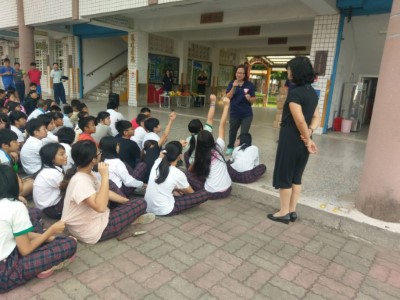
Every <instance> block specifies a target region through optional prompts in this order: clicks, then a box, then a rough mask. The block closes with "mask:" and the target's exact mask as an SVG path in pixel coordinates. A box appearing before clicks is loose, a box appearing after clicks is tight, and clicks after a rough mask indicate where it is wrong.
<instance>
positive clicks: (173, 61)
mask: <svg viewBox="0 0 400 300" xmlns="http://www.w3.org/2000/svg"><path fill="white" fill-rule="evenodd" d="M165 70H171V71H172V73H173V75H174V79H175V80H174V83H175V84H176V83H178V82H179V58H178V57H173V56H165V55H158V54H151V53H149V67H148V76H149V83H160V82H162V79H163V77H164V72H165Z"/></svg>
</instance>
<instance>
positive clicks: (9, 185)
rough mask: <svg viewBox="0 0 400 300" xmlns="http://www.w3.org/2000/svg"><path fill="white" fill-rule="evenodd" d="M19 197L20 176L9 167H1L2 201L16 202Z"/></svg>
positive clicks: (0, 196)
mask: <svg viewBox="0 0 400 300" xmlns="http://www.w3.org/2000/svg"><path fill="white" fill-rule="evenodd" d="M18 195H19V182H18V175H17V173H15V172H14V170H13V169H12V168H11V167H9V166H7V165H0V199H3V198H7V199H12V200H16V199H18Z"/></svg>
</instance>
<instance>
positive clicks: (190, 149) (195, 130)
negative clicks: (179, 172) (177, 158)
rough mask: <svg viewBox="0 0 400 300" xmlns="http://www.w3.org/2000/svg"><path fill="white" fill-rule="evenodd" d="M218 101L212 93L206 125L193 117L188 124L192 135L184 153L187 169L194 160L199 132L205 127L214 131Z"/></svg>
mask: <svg viewBox="0 0 400 300" xmlns="http://www.w3.org/2000/svg"><path fill="white" fill-rule="evenodd" d="M216 101H217V97H216V96H215V95H213V94H211V95H210V108H209V110H208V115H207V122H206V124H204V127H203V124H202V123H201V121H200V120H199V119H193V120H191V121H190V122H189V124H188V130H189V132H190V133H191V136H190V137H188V138H187V139H186V142H187V145H186V147H185V148H184V149H185V150H186V152H185V154H184V160H185V164H186V168H187V169H188V168H189V166H190V165H191V164H193V162H194V158H195V155H194V154H195V150H196V141H197V135H198V134H199V132H200V131H202V130H203V129H204V130H207V131H209V132H211V133H212V130H213V122H214V115H215V102H216Z"/></svg>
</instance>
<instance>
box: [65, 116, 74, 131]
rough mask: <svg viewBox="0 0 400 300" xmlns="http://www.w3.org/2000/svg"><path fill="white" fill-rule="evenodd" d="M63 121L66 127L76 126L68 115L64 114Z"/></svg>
mask: <svg viewBox="0 0 400 300" xmlns="http://www.w3.org/2000/svg"><path fill="white" fill-rule="evenodd" d="M63 121H64V126H65V127H69V128H74V125H72V122H71V119H70V118H69V117H68V116H67V115H64V117H63Z"/></svg>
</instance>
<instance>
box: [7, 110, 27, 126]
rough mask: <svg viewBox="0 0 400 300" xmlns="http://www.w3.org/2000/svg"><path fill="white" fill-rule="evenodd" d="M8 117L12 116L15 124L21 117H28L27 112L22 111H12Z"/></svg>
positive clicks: (12, 122)
mask: <svg viewBox="0 0 400 300" xmlns="http://www.w3.org/2000/svg"><path fill="white" fill-rule="evenodd" d="M8 117H9V118H10V122H11V124H12V125H14V124H15V122H17V121H18V120H19V119H22V118H24V119H26V114H24V113H23V112H22V111H12V112H10V115H9V116H8Z"/></svg>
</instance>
